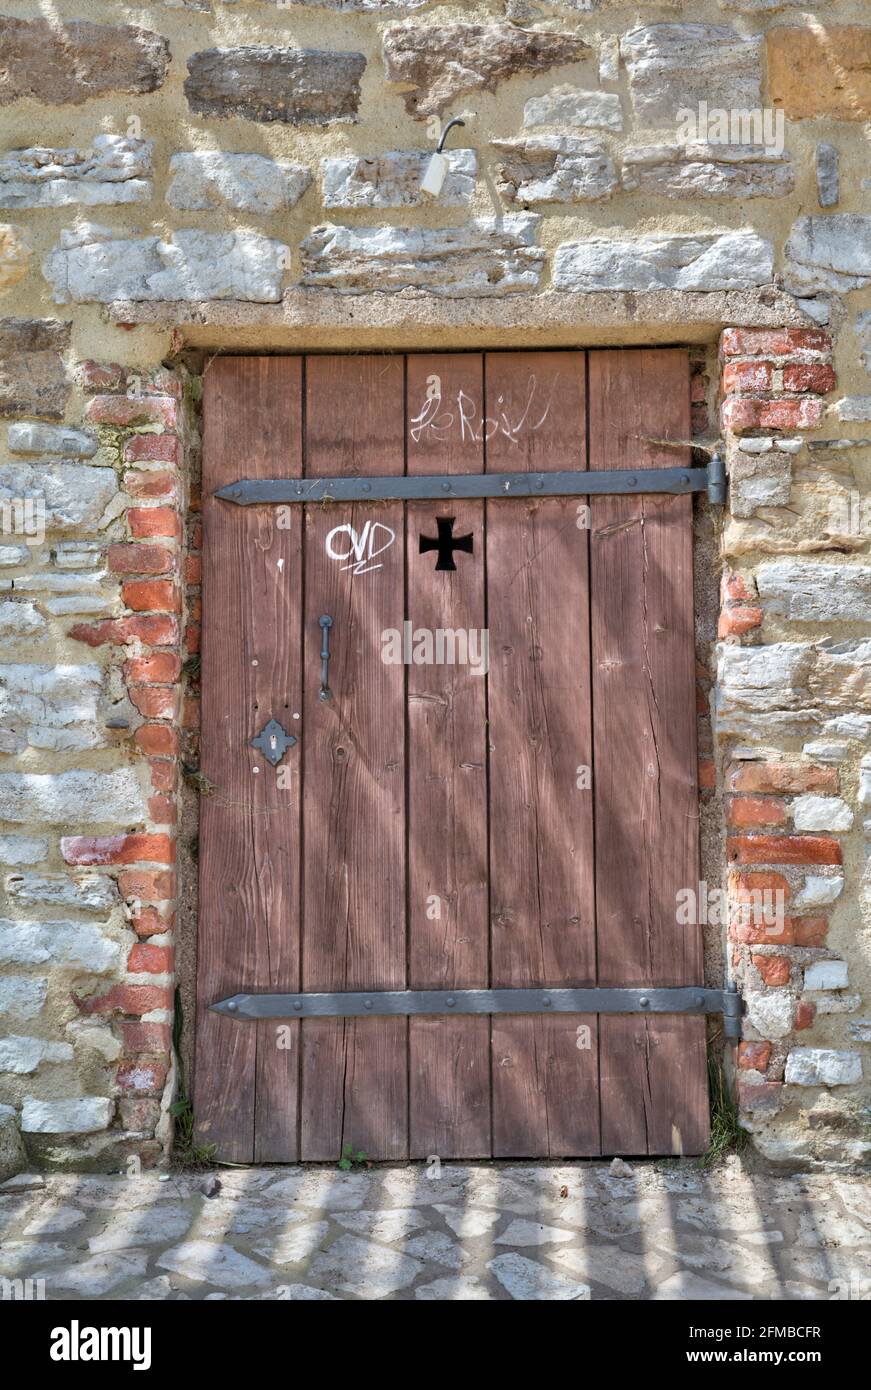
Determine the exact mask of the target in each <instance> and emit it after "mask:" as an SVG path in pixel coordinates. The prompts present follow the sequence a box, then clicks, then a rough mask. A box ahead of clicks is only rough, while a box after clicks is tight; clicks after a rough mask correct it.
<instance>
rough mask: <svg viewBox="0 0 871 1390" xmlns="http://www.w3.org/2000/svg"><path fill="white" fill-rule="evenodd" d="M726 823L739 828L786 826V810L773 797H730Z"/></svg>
mask: <svg viewBox="0 0 871 1390" xmlns="http://www.w3.org/2000/svg"><path fill="white" fill-rule="evenodd" d="M726 823H727V825H734V826H738V827H745V828H746V827H757V826H761V825H785V824H786V809H785V807H784V804H783V802H782V801H778V800H777V798H776V797H772V796H730V797H729V799H728V801H727V802H726Z"/></svg>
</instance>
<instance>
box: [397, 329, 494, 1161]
mask: <svg viewBox="0 0 871 1390" xmlns="http://www.w3.org/2000/svg"><path fill="white" fill-rule="evenodd" d="M483 391H484V363H483V358H482V356H481V355H480V353H454V354H437V355H414V356H410V357H409V358H408V360H407V397H406V420H407V425H406V434H407V437H406V456H407V469H408V473H409V474H421V473H424V474H425V473H482V472H483V471H484V440H483V432H482V428H481V425H482V421H481V416H482V404H483ZM446 517H451V518H453V523H454V525H453V533H454V535H455V536H458V537H459V536H466V535H470V536H471V537H472V543H473V547H474V548H473V551H472V553H471V554H468V553H465V552H462V553H459V554H457V555H456V558H455V560H454V563H455V565H456V569H455V570H452V571H445V570H437V569H436V562H437V558H438V557H437V555H436V554H435V553H434V552H432V551H427V552H425V553H424V554H421V553H420V537H421V536H426V537H435V536H436V535H437V525H438V520H439V518H446ZM483 523H484V504H483V502H453V501H452V502H451V503H450V504H449V505H448V504H445V503H440V502H415V503H409V504H408V507H407V516H406V532H407V547H406V565H407V573H408V606H407V616H408V619H409V621H410V622H411V624H412V632H414V631H429V632H430V633H432V634H436V633H437V632H438V631H439V630H442V631H443V632H447V633H450V634H451V640H452V642H453V639H454V635H456V640H457V642H459V643H460V644H462V642H463V640H464V638H465V640H466V641H467V642H468V635H469V634H470V633H473V634H478V635H480V634H482V633H483V629H484V628H485V606H484V564H485V556H484V524H483ZM433 654H434V655H437V654H436V653H435V652H434V653H433ZM466 654H467V655H471V656H473V657H474V656H477V657H478V668H477V673H476V672H475V671H474V670H473V669H472V667H471V666H470V665H469V664H450V663H446V662H444V661H443V662H438V661H436V662H435V663H434V664H433V663H422V664H414V665H411V666H409V667H408V671H407V684H408V817H409V822H408V844H409V894H408V926H409V981H408V983H409V988H410V989H449V988H451V987H452V986H455V987H456V988H463V987H465V988H469V989H471V988H475V987H476V986H479V987H485V986H486V985H487V984H488V983H489V960H488V958H489V920H488V919H489V912H488V900H487V749H486V718H487V703H486V664H487V653H486V650H485V649H484V648H483V646H482V645H475V646H472V647H471V648H469V647H468V646H467V647H466ZM447 655H448V651H447V649H446V650H445V651H444V652H443V656H447ZM454 655H462V652H461V651H459V650H455V651H454ZM409 1047H410V1059H409V1061H410V1066H409V1080H410V1088H411V1091H410V1112H409V1130H410V1149H411V1156H412V1157H413V1158H426V1157H427V1156H429V1155H431V1154H437V1155H439V1156H441V1157H443V1158H477V1157H482V1156H487V1157H489V1154H490V1022H489V1019H488V1018H486V1017H483V1018H470V1017H467V1018H451V1017H444V1016H442V1017H439V1018H412V1019H410V1020H409Z"/></svg>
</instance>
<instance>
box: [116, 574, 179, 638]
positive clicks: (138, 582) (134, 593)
mask: <svg viewBox="0 0 871 1390" xmlns="http://www.w3.org/2000/svg"><path fill="white" fill-rule="evenodd" d="M121 594H122V597H123V599H124V602H125V604H126V605H127V607H128V608H132V609H133V610H134V612H136V613H149V612H154V613H178V612H179V611H180V610H181V594H180V592H179V590H178V587H177V586H176V585H175V584H174V583H173V582H172V580H171V579H131V580H128V581H127V582H126V583H124V584H122V585H121ZM153 645H160V644H159V643H154V644H153Z"/></svg>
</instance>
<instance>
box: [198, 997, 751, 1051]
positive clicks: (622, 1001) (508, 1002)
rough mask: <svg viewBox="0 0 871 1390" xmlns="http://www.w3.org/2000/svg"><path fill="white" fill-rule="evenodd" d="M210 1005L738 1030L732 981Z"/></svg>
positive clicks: (266, 1013) (240, 1013)
mask: <svg viewBox="0 0 871 1390" xmlns="http://www.w3.org/2000/svg"><path fill="white" fill-rule="evenodd" d="M210 1008H211V1009H212V1010H214V1012H215V1013H219V1014H226V1015H227V1016H228V1017H229V1018H240V1019H262V1018H287V1019H290V1018H365V1017H367V1016H368V1017H370V1018H383V1017H396V1016H398V1015H403V1014H406V1015H407V1014H540V1013H573V1014H574V1013H577V1014H722V1015H723V1033H724V1034H725V1036H726V1037H727V1038H740V1036H741V1010H742V1005H741V996H740V994H739V993H738V990H737V986H736V985H735V984H731V985H730V986H729V988H728V989H705V988H703V987H702V986H695V985H687V986H681V987H678V988H671V989H659V988H651V989H643V988H642V989H396V990H356V991H349V992H343V993H337V994H309V993H305V992H303V993H300V994H246V993H240V994H234V995H231V996H230V997H229V998H227V999H219V1000H217V1001H216V1002H215V1003H214V1004H211V1005H210Z"/></svg>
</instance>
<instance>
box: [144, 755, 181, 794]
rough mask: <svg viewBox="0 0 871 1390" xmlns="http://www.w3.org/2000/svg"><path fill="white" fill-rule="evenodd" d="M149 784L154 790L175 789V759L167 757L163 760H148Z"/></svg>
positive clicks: (170, 790)
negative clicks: (149, 770)
mask: <svg viewBox="0 0 871 1390" xmlns="http://www.w3.org/2000/svg"><path fill="white" fill-rule="evenodd" d="M148 765H149V767H150V768H151V785H152V787H153V788H154V790H155V791H156V792H172V791H175V778H176V771H175V759H174V758H173V759H167V760H166V761H165V762H150V763H149V764H148Z"/></svg>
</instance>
